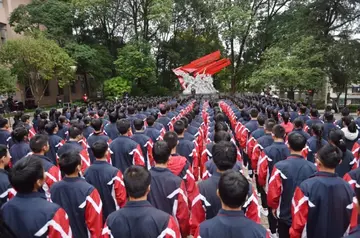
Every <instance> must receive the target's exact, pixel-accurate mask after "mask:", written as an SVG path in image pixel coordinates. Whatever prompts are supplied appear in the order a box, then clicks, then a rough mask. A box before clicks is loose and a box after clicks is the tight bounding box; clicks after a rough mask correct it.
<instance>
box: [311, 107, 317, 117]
mask: <svg viewBox="0 0 360 238" xmlns="http://www.w3.org/2000/svg"><path fill="white" fill-rule="evenodd" d="M310 115H311V116H312V117H317V116H318V115H319V112H318V110H317V109H316V108H311V110H310Z"/></svg>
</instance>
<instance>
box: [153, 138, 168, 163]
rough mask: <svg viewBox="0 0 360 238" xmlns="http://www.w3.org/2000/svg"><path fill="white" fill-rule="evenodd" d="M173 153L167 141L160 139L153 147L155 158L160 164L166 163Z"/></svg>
mask: <svg viewBox="0 0 360 238" xmlns="http://www.w3.org/2000/svg"><path fill="white" fill-rule="evenodd" d="M170 154H171V149H170V148H169V146H168V144H167V143H166V142H165V141H158V142H156V143H155V144H154V147H153V156H154V160H155V162H156V163H158V164H165V163H166V162H168V160H169V157H170Z"/></svg>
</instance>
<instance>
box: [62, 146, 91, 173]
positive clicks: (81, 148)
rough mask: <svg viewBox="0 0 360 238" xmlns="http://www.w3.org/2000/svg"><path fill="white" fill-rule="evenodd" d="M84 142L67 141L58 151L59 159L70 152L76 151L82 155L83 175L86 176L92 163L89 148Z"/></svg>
mask: <svg viewBox="0 0 360 238" xmlns="http://www.w3.org/2000/svg"><path fill="white" fill-rule="evenodd" d="M84 147H85V146H84V145H83V144H82V142H76V141H67V142H66V143H65V144H64V145H63V146H61V147H60V148H59V150H58V153H57V154H58V158H60V157H61V155H62V154H64V153H65V152H69V151H76V152H78V153H79V154H80V157H81V173H82V174H84V172H85V170H86V169H87V168H88V167H90V164H91V161H90V157H89V154H88V151H87V148H84Z"/></svg>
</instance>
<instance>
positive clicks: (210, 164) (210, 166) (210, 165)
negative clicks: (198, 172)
mask: <svg viewBox="0 0 360 238" xmlns="http://www.w3.org/2000/svg"><path fill="white" fill-rule="evenodd" d="M205 168H206V172H205V174H206V176H203V178H202V179H203V180H206V179H207V178H209V177H211V176H212V175H213V174H214V173H216V170H217V167H216V165H215V163H214V161H213V160H212V159H211V160H209V161H207V162H206V163H205ZM232 169H233V170H235V171H239V172H241V171H242V165H241V162H240V161H236V163H235V165H234V167H233V168H232Z"/></svg>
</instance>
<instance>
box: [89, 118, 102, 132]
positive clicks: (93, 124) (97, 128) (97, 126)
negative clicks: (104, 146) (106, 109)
mask: <svg viewBox="0 0 360 238" xmlns="http://www.w3.org/2000/svg"><path fill="white" fill-rule="evenodd" d="M102 125H103V122H102V120H101V119H100V118H98V119H92V120H91V127H92V128H94V130H95V131H101V128H102Z"/></svg>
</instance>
